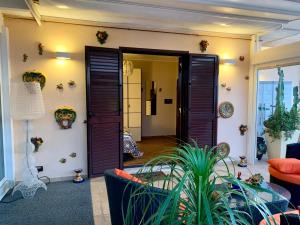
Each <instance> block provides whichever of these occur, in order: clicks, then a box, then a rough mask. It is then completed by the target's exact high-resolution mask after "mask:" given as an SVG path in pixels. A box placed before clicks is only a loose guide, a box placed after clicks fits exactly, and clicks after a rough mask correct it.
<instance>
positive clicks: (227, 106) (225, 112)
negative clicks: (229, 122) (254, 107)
mask: <svg viewBox="0 0 300 225" xmlns="http://www.w3.org/2000/svg"><path fill="white" fill-rule="evenodd" d="M233 112H234V107H233V105H232V103H231V102H222V103H221V104H220V106H219V113H220V116H221V117H222V118H230V117H232V115H233Z"/></svg>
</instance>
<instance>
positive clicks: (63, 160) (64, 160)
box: [59, 158, 67, 164]
mask: <svg viewBox="0 0 300 225" xmlns="http://www.w3.org/2000/svg"><path fill="white" fill-rule="evenodd" d="M59 162H60V163H63V164H64V163H66V162H67V159H65V158H61V159H60V160H59Z"/></svg>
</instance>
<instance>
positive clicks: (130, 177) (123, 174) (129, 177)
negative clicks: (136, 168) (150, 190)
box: [114, 169, 143, 184]
mask: <svg viewBox="0 0 300 225" xmlns="http://www.w3.org/2000/svg"><path fill="white" fill-rule="evenodd" d="M114 172H115V174H116V175H117V176H119V177H122V178H124V179H127V180H131V181H133V182H137V183H140V184H142V183H143V181H141V180H140V179H139V178H137V177H135V176H133V175H131V174H129V173H127V172H126V171H124V170H120V169H115V171H114Z"/></svg>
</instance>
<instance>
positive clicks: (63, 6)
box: [56, 5, 70, 9]
mask: <svg viewBox="0 0 300 225" xmlns="http://www.w3.org/2000/svg"><path fill="white" fill-rule="evenodd" d="M56 7H57V8H59V9H69V8H70V7H69V6H67V5H57V6H56Z"/></svg>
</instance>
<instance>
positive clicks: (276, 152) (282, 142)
mask: <svg viewBox="0 0 300 225" xmlns="http://www.w3.org/2000/svg"><path fill="white" fill-rule="evenodd" d="M299 134H300V131H299V130H296V131H295V132H294V133H293V135H292V137H291V138H289V139H287V140H286V139H285V137H284V134H283V132H282V138H281V139H273V138H272V137H270V136H269V134H268V133H266V134H265V136H266V144H267V147H268V150H267V153H268V159H274V158H285V156H286V146H287V145H288V144H293V143H297V142H298V139H299Z"/></svg>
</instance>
